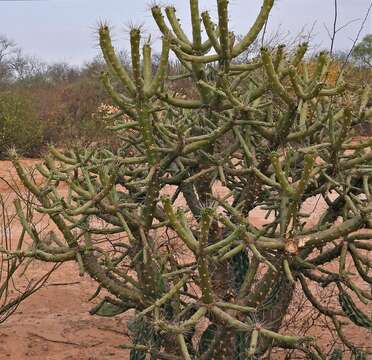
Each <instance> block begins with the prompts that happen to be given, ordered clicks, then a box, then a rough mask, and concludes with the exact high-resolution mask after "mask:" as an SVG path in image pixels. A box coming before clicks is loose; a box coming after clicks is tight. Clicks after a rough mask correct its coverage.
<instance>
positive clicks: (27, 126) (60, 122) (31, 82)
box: [0, 34, 372, 158]
mask: <svg viewBox="0 0 372 360" xmlns="http://www.w3.org/2000/svg"><path fill="white" fill-rule="evenodd" d="M259 46H260V45H259V44H257V49H259ZM252 56H254V54H253V55H252V54H251V53H250V54H242V56H241V57H240V60H239V61H242V62H246V61H248V60H249V58H251V57H252ZM120 57H121V61H122V62H123V64H124V65H126V68H129V67H130V66H129V63H128V62H129V57H128V55H127V53H126V52H125V51H121V52H120ZM334 57H335V59H336V60H337V61H338V62H339V63H342V62H343V61H344V60H345V59H346V58H347V53H344V52H338V53H335V54H334ZM158 60H159V57H158V55H154V56H153V66H154V67H156V66H157V62H158ZM346 60H348V61H350V62H351V64H353V77H354V79H356V80H357V79H359V78H361V79H363V81H365V79H366V73H367V74H368V76H367V78H369V76H370V72H371V62H372V35H371V34H370V35H367V36H366V37H365V38H364V39H363V40H362V41H361V42H359V44H357V46H356V47H355V49H354V51H353V53H352V54H351V57H350V58H347V59H346ZM169 67H170V68H171V71H170V73H171V74H173V75H174V76H179V77H180V78H181V81H177V88H174V89H172V90H174V92H175V93H178V94H179V95H185V96H190V95H192V94H189V93H188V91H190V90H189V89H190V88H191V87H190V86H188V82H189V81H190V79H187V78H185V79H184V80H182V74H180V73H179V69H180V66H179V64H177V62H174V63H170V64H169ZM104 68H105V65H104V61H103V59H102V58H101V57H99V56H97V57H96V58H94V59H92V60H91V61H88V62H86V63H85V64H83V65H82V66H80V67H77V66H73V65H70V64H68V63H64V62H61V63H53V64H48V63H45V62H43V61H41V60H40V59H38V58H35V57H32V56H29V55H27V54H25V53H24V52H23V50H22V49H20V48H19V47H17V45H16V43H15V42H13V41H12V40H10V39H8V38H7V37H6V36H4V35H0V158H5V157H6V154H7V152H8V150H9V148H10V147H16V148H17V149H18V151H20V153H22V154H23V155H25V156H39V155H40V153H41V152H42V151H43V149H44V148H45V146H46V144H48V143H54V144H56V145H58V146H66V145H69V144H72V143H76V141H80V142H98V137H99V139H100V140H99V141H100V142H102V138H103V139H104V140H103V141H110V138H111V136H110V132H109V131H108V130H105V128H106V125H107V122H105V121H103V119H102V114H101V113H99V112H97V109H99V107H100V105H101V104H108V105H110V103H111V102H110V99H109V98H108V97H107V95H106V94H105V91H104V90H103V87H102V86H101V83H100V80H99V74H100V73H101V71H102V70H104ZM211 76H213V69H211ZM358 81H359V80H358ZM102 133H103V134H105V136H103V137H102ZM99 134H100V136H98V135H99Z"/></svg>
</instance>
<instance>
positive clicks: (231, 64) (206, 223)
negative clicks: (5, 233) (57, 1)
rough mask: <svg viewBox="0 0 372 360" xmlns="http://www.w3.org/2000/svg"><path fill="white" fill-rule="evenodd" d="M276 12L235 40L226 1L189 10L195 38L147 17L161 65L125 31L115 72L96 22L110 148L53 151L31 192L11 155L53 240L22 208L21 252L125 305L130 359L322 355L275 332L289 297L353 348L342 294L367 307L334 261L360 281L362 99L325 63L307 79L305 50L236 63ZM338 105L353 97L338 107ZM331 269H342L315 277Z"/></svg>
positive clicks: (369, 155)
mask: <svg viewBox="0 0 372 360" xmlns="http://www.w3.org/2000/svg"><path fill="white" fill-rule="evenodd" d="M273 5H274V0H263V4H262V8H261V10H260V12H259V14H258V16H257V19H256V20H255V22H254V24H253V25H252V26H251V28H250V29H249V31H248V32H247V34H246V35H245V36H243V37H242V38H241V39H240V40H239V41H238V40H237V37H235V35H234V33H233V32H231V30H230V28H229V21H228V20H229V15H228V1H227V0H217V10H218V19H217V23H216V24H215V23H214V22H213V21H212V19H211V16H210V15H209V13H208V11H205V12H202V13H200V12H199V4H198V0H190V13H191V25H192V37H191V38H190V37H189V36H187V35H186V33H185V32H184V31H183V29H182V25H181V24H180V22H179V21H178V19H177V15H176V10H175V8H174V7H172V6H169V7H166V8H165V12H163V9H162V8H161V7H160V6H158V5H154V6H153V7H152V9H151V11H152V15H153V17H154V19H155V22H156V23H157V25H158V27H159V29H160V31H161V32H162V51H161V56H160V60H159V62H158V66H157V68H156V69H154V67H153V66H152V55H151V45H150V41H148V40H143V39H142V36H141V31H140V29H137V28H133V29H132V30H131V31H130V49H131V60H132V66H131V68H130V69H127V68H125V67H124V66H123V65H122V63H121V62H120V61H119V58H118V56H117V54H116V53H115V49H114V47H113V44H112V41H111V35H110V29H109V27H108V26H107V25H106V24H102V25H101V26H100V28H99V40H100V46H101V49H102V53H103V56H104V58H105V61H106V63H107V72H104V73H102V75H101V77H102V82H103V85H104V87H105V89H106V90H107V92H108V93H109V94H110V96H111V97H112V100H113V102H114V104H115V106H117V107H118V108H120V112H119V113H118V114H117V118H118V119H119V120H118V121H117V123H116V124H115V125H114V126H112V130H113V131H114V134H116V135H113V136H118V137H119V138H120V139H121V141H122V146H121V148H120V149H119V150H118V151H117V152H111V151H109V150H107V149H93V148H85V149H71V150H66V151H60V150H58V149H56V148H54V147H52V146H51V147H50V154H49V155H48V156H47V157H46V158H45V160H44V162H43V164H40V165H38V166H37V170H38V172H39V174H40V176H41V177H42V178H43V181H41V182H40V181H37V182H35V181H34V180H33V179H32V178H31V177H30V176H29V175H28V171H27V169H25V168H24V167H23V166H22V165H21V163H20V162H19V160H18V156H17V154H16V153H15V152H14V151H12V152H11V154H10V155H11V157H12V160H13V163H14V166H15V168H16V170H17V173H18V175H19V177H20V179H21V180H22V182H23V184H24V185H25V186H26V187H27V188H28V189H29V191H31V192H32V193H33V194H34V195H35V197H36V198H37V200H38V203H37V204H35V206H34V211H37V212H39V213H42V214H47V215H48V216H49V217H50V219H51V220H52V221H53V223H54V224H55V225H56V228H57V230H56V232H55V235H54V236H53V241H54V243H53V244H49V245H47V244H45V242H44V241H43V238H42V236H40V235H39V234H37V232H36V231H35V230H34V228H33V225H32V224H30V223H29V222H27V221H26V218H25V216H24V214H23V210H22V207H21V206H20V205H19V203H18V206H17V212H18V216H19V218H20V221H21V222H22V225H23V226H24V229H25V231H26V232H27V233H28V234H29V236H30V237H31V238H32V240H33V243H34V244H33V247H32V249H31V250H30V254H32V256H34V257H35V258H37V259H40V260H43V261H52V262H65V261H76V262H77V264H78V265H79V268H80V273H81V275H84V274H87V275H89V276H90V277H92V278H93V279H95V280H96V282H97V284H98V287H99V288H98V290H97V294H98V293H99V290H100V289H102V288H104V289H106V290H107V292H108V294H109V295H108V296H107V297H106V298H105V299H104V300H103V303H102V304H100V306H98V307H97V308H95V309H94V310H93V311H92V312H93V313H97V314H101V315H105V316H107V315H110V314H111V315H115V314H118V313H122V312H124V311H126V310H127V309H134V315H133V316H134V317H133V318H132V319H131V320H130V322H129V324H128V328H129V330H130V332H131V333H132V335H133V342H132V343H128V344H124V345H123V346H122V347H123V348H126V349H130V350H131V359H144V358H147V357H146V354H149V356H150V358H151V359H186V360H189V359H202V360H207V359H246V358H259V357H260V356H263V355H264V354H267V352H269V351H271V349H272V348H282V349H284V351H287V350H288V349H290V351H293V349H296V351H300V352H303V353H304V354H306V356H308V357H310V358H314V359H324V354H322V351H321V350H319V347H318V346H316V344H315V343H314V339H312V338H311V337H308V336H300V335H292V334H288V333H285V332H284V333H283V332H282V329H281V324H282V320H283V318H284V316H285V315H286V314H287V312H288V307H289V305H290V303H291V301H292V297H293V296H294V289H295V288H297V289H301V291H302V292H303V293H304V295H305V296H306V298H307V299H308V301H309V302H310V303H311V305H312V306H313V307H314V309H315V310H316V311H318V312H319V313H320V314H322V315H324V316H326V317H328V318H329V319H330V320H331V321H332V322H333V324H334V329H335V332H336V333H337V334H338V336H339V338H340V341H341V342H343V343H344V344H345V345H346V346H347V347H348V348H349V349H350V351H351V350H355V349H356V346H355V345H354V344H353V343H352V341H350V339H348V337H347V336H346V335H345V333H344V332H343V328H344V326H345V320H344V319H347V318H348V317H350V318H351V320H352V321H354V323H355V324H356V325H360V323H361V322H363V324H362V325H363V326H364V325H365V324H369V323H370V320H369V319H368V318H367V319H366V318H365V317H366V315H365V314H363V319H360V316H359V315H358V316H357V317H355V316H353V317H352V316H351V315H350V314H349V312H350V311H355V306H353V309H354V310H353V309H351V310H350V307H351V304H354V303H352V300H351V298H350V299H349V298H347V299H346V297H345V294H346V289H348V292H350V293H353V294H354V295H353V297H354V298H355V296H357V297H358V298H359V299H362V300H363V301H364V302H368V301H370V300H371V299H372V296H371V294H370V293H369V292H368V291H365V290H364V289H363V288H362V287H361V286H360V283H359V282H356V281H355V278H354V277H352V276H351V274H350V273H349V272H348V268H347V266H346V265H345V264H347V263H348V261H349V260H350V259H352V261H353V262H354V263H355V266H356V270H357V272H358V275H359V280H360V281H362V282H365V283H367V284H371V276H370V275H369V272H368V271H369V268H370V267H371V261H370V260H369V259H368V257H367V256H366V255H365V254H364V252H370V251H371V249H372V248H371V244H370V239H372V236H371V233H370V232H368V229H371V228H372V218H371V209H372V196H371V192H372V181H371V179H372V151H371V146H372V142H371V139H367V140H360V141H352V134H353V127H354V126H355V125H356V124H359V123H361V122H363V121H366V120H368V118H370V117H371V115H372V109H371V108H368V107H367V103H368V99H369V98H370V90H369V88H368V87H365V88H364V87H360V88H358V89H355V88H351V86H350V84H349V83H348V82H347V81H344V80H343V76H342V74H341V75H340V76H339V78H338V80H337V81H336V83H335V84H332V85H330V84H329V83H327V71H328V69H329V66H330V63H331V59H330V58H329V57H328V55H327V54H326V53H320V54H319V55H318V56H317V59H316V69H315V70H314V71H312V72H311V73H310V72H309V71H308V68H307V60H306V58H305V54H306V51H307V44H305V43H304V44H300V45H299V46H298V48H297V49H296V50H295V51H290V50H286V48H285V47H284V46H280V47H278V48H276V49H270V48H262V49H261V53H260V56H259V57H258V58H254V59H252V60H251V61H250V62H248V63H239V62H238V61H237V60H236V59H238V57H239V55H240V54H242V53H243V52H246V51H249V47H250V45H251V44H252V43H253V42H254V40H256V39H257V37H258V36H259V34H260V32H261V30H262V29H263V27H264V25H265V23H266V21H267V19H268V16H269V13H270V11H271V9H272V7H273ZM202 27H203V28H204V29H205V34H206V36H207V38H206V39H203V36H202V35H203V31H202ZM141 44H142V45H143V47H142V52H141ZM170 52H172V53H173V54H174V55H175V56H176V57H177V59H178V60H179V62H180V64H181V65H182V67H183V71H182V72H180V73H179V74H178V75H176V76H174V75H172V76H170V75H168V73H167V63H168V58H169V54H170ZM179 79H189V82H190V86H194V88H195V91H194V93H195V94H196V95H195V97H194V98H184V97H179V96H177V95H175V94H173V93H172V92H171V91H170V90H169V89H170V87H171V86H170V84H171V82H173V81H177V80H179ZM350 94H351V95H352V96H353V97H354V98H357V100H356V101H353V102H350V101H349V98H350ZM123 114H125V115H126V119H127V120H126V121H125V122H123V121H120V119H122V115H123ZM128 119H129V120H128ZM128 130H130V132H128ZM226 139H229V141H230V142H229V143H226ZM62 183H63V184H66V185H67V189H68V191H67V193H65V192H63V190H62V189H63V187H61V186H60V185H61V184H62ZM219 189H222V191H219ZM314 197H317V198H318V199H323V200H324V201H325V203H326V204H327V205H328V206H327V207H326V209H325V210H324V212H323V213H322V216H321V217H320V218H319V219H318V220H317V221H316V222H315V223H311V222H309V221H308V216H309V215H310V214H309V213H306V211H305V209H304V207H303V205H304V204H305V202H306V201H308V200H309V199H311V198H314ZM256 209H261V211H262V210H263V211H265V212H266V214H267V221H266V223H265V224H264V225H261V226H258V225H257V224H255V223H254V222H252V221H251V220H250V214H251V213H252V212H253V211H254V210H256ZM102 237H105V238H106V239H107V241H105V242H102V241H99V239H101V240H102ZM118 238H119V240H118ZM181 251H182V256H180V252H181ZM30 256H31V255H30ZM332 261H336V262H338V263H339V270H338V271H335V270H334V268H329V267H328V266H327V265H328V264H329V263H330V262H332ZM311 284H320V285H321V286H323V287H326V286H330V285H332V284H337V285H338V287H336V289H339V291H340V299H343V300H342V308H338V309H336V308H330V307H329V306H328V305H324V304H322V303H321V302H320V301H319V299H317V297H316V295H315V294H314V293H313V292H312V286H311ZM97 294H96V295H97ZM348 297H349V295H348ZM346 303H347V304H348V306H347V307H345V304H346ZM110 304H111V305H110ZM354 305H355V304H354ZM340 318H342V319H343V320H342V321H340ZM356 318H357V319H358V321H355V319H356ZM203 324H204V325H206V327H205V330H204V332H203V333H202V334H201V335H200V333H198V331H197V329H198V328H200V327H201V326H202V325H203ZM288 351H289V350H288Z"/></svg>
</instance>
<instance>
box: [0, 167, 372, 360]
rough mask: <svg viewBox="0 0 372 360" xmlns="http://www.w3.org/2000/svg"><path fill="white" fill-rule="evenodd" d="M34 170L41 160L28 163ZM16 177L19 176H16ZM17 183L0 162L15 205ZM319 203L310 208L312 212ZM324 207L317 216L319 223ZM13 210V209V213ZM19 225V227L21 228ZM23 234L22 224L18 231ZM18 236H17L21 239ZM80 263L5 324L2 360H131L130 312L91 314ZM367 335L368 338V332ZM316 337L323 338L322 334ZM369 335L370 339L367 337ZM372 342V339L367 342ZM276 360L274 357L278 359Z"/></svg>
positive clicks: (258, 216) (39, 267)
mask: <svg viewBox="0 0 372 360" xmlns="http://www.w3.org/2000/svg"><path fill="white" fill-rule="evenodd" d="M24 162H25V165H27V166H31V165H33V164H35V162H36V160H26V161H24ZM12 174H13V175H12ZM1 177H2V178H5V179H7V180H8V181H10V182H11V181H12V178H13V180H14V178H15V177H14V169H12V166H11V164H10V162H7V161H2V162H0V192H1V194H2V195H3V196H4V197H6V196H8V197H9V198H8V201H10V203H11V198H13V196H12V195H11V194H12V191H11V190H10V189H9V187H8V186H7V185H6V184H5V183H4V182H3V181H2V180H1ZM315 204H316V199H314V200H313V201H311V202H309V203H308V204H306V208H307V209H306V210H308V211H312V210H313V208H314V207H315V206H316V205H315ZM324 206H325V205H324V204H322V203H318V204H317V206H316V208H317V211H314V212H313V215H312V220H313V221H314V220H315V219H316V217H317V216H318V215H319V210H320V209H322V208H324ZM10 211H11V210H10ZM251 220H252V221H253V222H254V223H256V224H257V225H258V224H262V223H263V222H264V220H263V212H260V211H256V212H255V213H254V214H253V215H252V217H251ZM15 225H16V224H15ZM14 231H15V232H16V233H17V232H19V231H20V227H19V225H18V226H17V225H16V229H15V230H14ZM16 236H17V234H15V238H16ZM48 269H50V265H49V264H45V263H37V264H36V263H35V265H31V266H30V268H29V273H28V274H29V277H30V278H33V277H34V278H38V277H40V275H41V274H43V273H45V272H47V271H48ZM77 274H78V269H77V266H76V264H73V263H67V264H64V265H63V266H62V267H61V268H60V269H58V270H57V271H56V272H55V273H54V274H53V275H52V276H51V278H50V279H49V280H48V283H47V285H46V286H45V287H44V288H42V289H41V290H40V291H38V292H37V293H35V294H34V295H32V296H31V297H30V298H28V299H27V300H26V301H24V302H23V303H22V304H21V305H20V306H19V308H18V310H17V312H16V313H15V314H13V316H11V317H10V319H8V320H7V321H6V322H5V323H3V324H1V325H0V360H3V359H11V360H24V359H29V360H44V359H45V360H105V359H112V360H119V359H120V360H126V359H128V358H129V357H128V352H127V351H126V350H121V349H118V348H117V346H118V345H120V344H121V343H125V342H126V341H127V338H126V336H125V332H126V319H128V317H130V313H129V314H128V313H127V314H124V315H122V316H117V317H115V318H102V317H95V316H91V315H89V309H91V308H92V307H93V306H94V303H89V302H88V299H89V297H90V296H91V295H92V294H93V293H94V291H95V289H96V284H95V282H94V281H93V280H91V279H90V278H89V277H87V276H85V277H83V278H79V277H78V276H77ZM355 330H356V329H355V327H354V329H353V333H352V335H353V336H352V337H353V338H354V339H358V338H359V339H361V333H358V332H357V331H355ZM364 334H365V333H364ZM314 335H316V336H317V337H318V336H320V337H321V336H322V330H321V329H319V328H318V329H314ZM364 336H365V335H364ZM371 342H372V337H371V334H370V335H369V337H368V338H367V339H364V340H362V343H364V344H368V343H371ZM273 358H274V356H273Z"/></svg>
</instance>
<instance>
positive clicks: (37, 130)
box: [0, 92, 43, 158]
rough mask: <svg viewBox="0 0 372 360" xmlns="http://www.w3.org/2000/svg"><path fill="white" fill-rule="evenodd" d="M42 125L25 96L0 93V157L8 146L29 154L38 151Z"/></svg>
mask: <svg viewBox="0 0 372 360" xmlns="http://www.w3.org/2000/svg"><path fill="white" fill-rule="evenodd" d="M42 145H43V125H42V123H41V121H40V120H39V119H38V116H37V113H36V112H35V110H34V109H33V107H32V104H31V102H30V101H29V100H27V99H26V98H24V97H22V96H19V95H15V94H14V93H10V92H5V93H2V94H0V158H4V157H5V156H6V154H7V151H8V149H9V148H10V147H15V148H16V149H17V150H18V151H20V153H22V154H27V155H29V156H32V155H36V154H38V153H39V152H40V150H41V148H42Z"/></svg>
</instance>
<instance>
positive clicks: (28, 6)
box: [0, 0, 372, 65]
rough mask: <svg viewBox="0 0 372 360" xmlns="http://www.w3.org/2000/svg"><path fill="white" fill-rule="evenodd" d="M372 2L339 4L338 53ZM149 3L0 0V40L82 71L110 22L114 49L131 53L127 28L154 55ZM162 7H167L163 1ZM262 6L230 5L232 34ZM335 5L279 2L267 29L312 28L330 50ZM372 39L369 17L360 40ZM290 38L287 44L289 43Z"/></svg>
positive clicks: (242, 1)
mask: <svg viewBox="0 0 372 360" xmlns="http://www.w3.org/2000/svg"><path fill="white" fill-rule="evenodd" d="M371 1H372V0H338V3H339V17H338V24H339V26H342V25H344V24H346V23H347V22H349V21H353V20H355V21H354V22H352V23H351V24H350V25H348V26H347V27H345V28H344V29H343V30H341V31H339V32H338V33H337V37H336V41H335V49H336V50H348V49H349V48H350V46H351V44H352V40H353V39H354V38H355V37H356V35H357V33H358V30H359V28H360V26H361V22H362V20H363V18H364V16H365V14H366V11H367V9H368V6H369V4H370V3H371ZM149 3H151V0H36V1H31V0H24V1H18V0H0V34H1V35H5V36H7V37H8V38H9V39H12V40H14V41H15V42H16V43H17V45H18V46H19V47H21V48H22V49H23V50H24V52H25V53H26V54H29V55H31V56H35V57H37V58H40V59H41V60H43V61H47V62H67V63H70V64H74V65H81V64H83V63H84V62H85V61H89V60H91V59H92V58H93V57H94V56H96V55H98V54H99V48H98V46H97V31H96V29H97V24H98V23H99V21H100V20H106V21H108V22H109V24H110V25H111V26H112V27H113V34H114V40H115V46H117V47H118V48H121V49H127V48H128V37H129V36H128V28H129V26H130V25H131V24H135V25H143V29H144V32H145V33H146V34H147V35H148V34H151V35H152V39H154V47H155V50H156V49H157V47H159V41H156V40H159V38H160V35H159V32H158V31H157V28H156V25H155V24H154V21H153V19H152V17H151V13H150V10H149ZM161 3H163V2H162V1H161ZM169 3H170V4H172V5H175V6H176V8H177V9H178V11H177V13H178V16H179V17H180V19H181V21H182V23H183V24H184V28H185V30H186V32H189V31H190V24H189V14H188V3H189V1H188V0H171V1H168V2H165V4H169ZM199 4H200V9H201V10H210V11H211V14H212V16H215V14H216V0H199ZM261 4H262V0H230V2H229V9H230V24H231V28H232V30H234V31H235V32H236V33H238V34H244V33H245V32H246V31H247V30H248V29H249V26H250V25H251V24H252V23H253V21H254V19H255V17H256V15H257V13H258V11H259V9H260V7H261ZM333 6H334V0H277V1H276V4H275V6H274V9H273V11H272V12H271V15H270V20H269V23H268V27H267V33H268V34H270V33H274V32H275V31H276V30H278V29H280V33H282V34H287V33H290V34H291V36H294V35H295V34H298V33H299V32H301V30H303V29H304V30H305V32H306V31H307V32H308V31H310V29H312V28H313V37H312V44H313V46H314V48H322V49H328V48H329V46H330V40H329V37H328V35H327V31H326V30H325V24H326V25H327V26H328V27H329V28H331V27H332V22H333V17H334V10H333V9H334V8H333ZM367 33H372V14H370V16H369V18H368V20H367V22H366V24H365V27H364V30H363V32H362V34H361V38H362V37H363V35H365V34H367ZM289 38H290V37H287V38H285V39H284V41H289V40H290V39H289Z"/></svg>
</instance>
